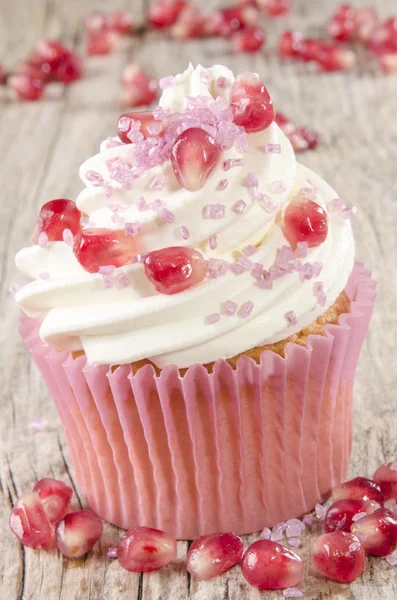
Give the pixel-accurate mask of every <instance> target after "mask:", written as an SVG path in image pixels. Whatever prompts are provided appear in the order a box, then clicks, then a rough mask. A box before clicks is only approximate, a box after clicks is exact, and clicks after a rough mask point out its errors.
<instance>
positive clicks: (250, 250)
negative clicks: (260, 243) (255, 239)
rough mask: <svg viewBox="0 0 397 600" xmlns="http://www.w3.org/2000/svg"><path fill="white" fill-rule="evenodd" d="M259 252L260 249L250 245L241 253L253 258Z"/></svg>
mask: <svg viewBox="0 0 397 600" xmlns="http://www.w3.org/2000/svg"><path fill="white" fill-rule="evenodd" d="M257 250H258V248H257V247H256V246H254V245H253V244H248V246H244V248H243V249H242V250H241V252H242V253H243V254H245V255H246V256H252V255H253V254H255V252H256V251H257Z"/></svg>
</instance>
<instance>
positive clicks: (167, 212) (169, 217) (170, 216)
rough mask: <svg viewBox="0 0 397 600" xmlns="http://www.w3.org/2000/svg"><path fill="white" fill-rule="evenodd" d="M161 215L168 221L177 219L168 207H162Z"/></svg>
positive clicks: (171, 221)
mask: <svg viewBox="0 0 397 600" xmlns="http://www.w3.org/2000/svg"><path fill="white" fill-rule="evenodd" d="M159 215H160V217H161V218H162V219H164V221H166V222H167V223H173V222H174V221H175V215H174V213H172V212H171V211H170V210H168V208H162V209H161V210H160V212H159Z"/></svg>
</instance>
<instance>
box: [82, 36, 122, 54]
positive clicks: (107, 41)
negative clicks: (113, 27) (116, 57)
mask: <svg viewBox="0 0 397 600" xmlns="http://www.w3.org/2000/svg"><path fill="white" fill-rule="evenodd" d="M115 44H116V36H115V35H114V33H113V32H112V31H107V30H105V31H103V32H100V33H96V34H95V35H90V36H89V37H88V38H87V41H86V52H87V54H88V55H89V56H102V55H105V54H110V53H111V52H112V51H113V49H114V47H115Z"/></svg>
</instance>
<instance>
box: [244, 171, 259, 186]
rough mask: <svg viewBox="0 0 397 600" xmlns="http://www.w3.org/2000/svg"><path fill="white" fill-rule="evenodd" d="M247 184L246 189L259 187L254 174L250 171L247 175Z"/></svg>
mask: <svg viewBox="0 0 397 600" xmlns="http://www.w3.org/2000/svg"><path fill="white" fill-rule="evenodd" d="M247 184H248V187H258V185H259V181H258V178H257V176H256V175H255V174H254V173H252V172H251V171H250V172H249V173H247Z"/></svg>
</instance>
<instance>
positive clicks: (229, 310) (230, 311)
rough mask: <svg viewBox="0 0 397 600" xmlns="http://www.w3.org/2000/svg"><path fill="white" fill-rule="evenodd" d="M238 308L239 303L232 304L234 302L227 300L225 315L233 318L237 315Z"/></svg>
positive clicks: (224, 307)
mask: <svg viewBox="0 0 397 600" xmlns="http://www.w3.org/2000/svg"><path fill="white" fill-rule="evenodd" d="M237 308H238V304H237V302H232V300H226V302H225V304H224V305H223V314H224V315H227V316H228V317H233V316H234V315H235V314H236V310H237Z"/></svg>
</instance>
